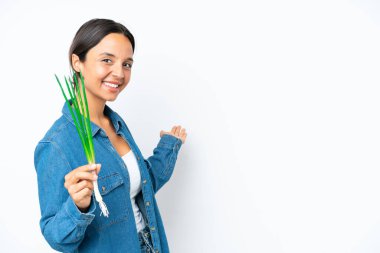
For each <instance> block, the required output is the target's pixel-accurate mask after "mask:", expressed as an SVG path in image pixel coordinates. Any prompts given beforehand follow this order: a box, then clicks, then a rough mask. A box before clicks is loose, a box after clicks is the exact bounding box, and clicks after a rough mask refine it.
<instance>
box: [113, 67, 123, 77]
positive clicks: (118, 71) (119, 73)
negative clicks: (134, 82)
mask: <svg viewBox="0 0 380 253" xmlns="http://www.w3.org/2000/svg"><path fill="white" fill-rule="evenodd" d="M112 76H113V77H115V78H117V79H124V70H123V65H119V64H115V65H114V66H113V69H112Z"/></svg>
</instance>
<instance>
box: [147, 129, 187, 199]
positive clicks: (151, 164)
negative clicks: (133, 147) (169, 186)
mask: <svg viewBox="0 0 380 253" xmlns="http://www.w3.org/2000/svg"><path fill="white" fill-rule="evenodd" d="M181 146H182V141H181V139H179V138H177V137H174V136H172V135H169V134H164V135H163V136H162V137H161V139H160V141H159V143H158V145H157V147H156V148H155V149H154V150H153V155H152V156H150V157H149V158H148V159H145V160H144V161H145V164H146V165H147V167H148V171H149V175H150V177H151V181H152V184H153V189H154V193H156V192H157V191H158V190H159V189H160V188H161V187H162V186H163V185H164V184H165V183H166V182H167V181H169V179H170V177H171V175H172V174H173V170H174V166H175V163H176V161H177V156H178V151H179V149H180V147H181Z"/></svg>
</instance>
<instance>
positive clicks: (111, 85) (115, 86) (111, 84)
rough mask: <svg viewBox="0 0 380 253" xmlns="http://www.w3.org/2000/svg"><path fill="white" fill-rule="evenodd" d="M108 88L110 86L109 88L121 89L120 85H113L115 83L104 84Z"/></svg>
mask: <svg viewBox="0 0 380 253" xmlns="http://www.w3.org/2000/svg"><path fill="white" fill-rule="evenodd" d="M103 83H104V84H105V85H106V86H109V87H112V88H117V87H119V85H117V84H113V83H107V82H103Z"/></svg>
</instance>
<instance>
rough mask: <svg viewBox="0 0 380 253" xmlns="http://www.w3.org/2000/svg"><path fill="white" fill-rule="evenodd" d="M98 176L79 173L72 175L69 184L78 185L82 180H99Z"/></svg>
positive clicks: (90, 173) (84, 172)
mask: <svg viewBox="0 0 380 253" xmlns="http://www.w3.org/2000/svg"><path fill="white" fill-rule="evenodd" d="M97 179H98V176H97V175H95V174H93V173H92V172H86V171H78V172H76V173H74V174H73V175H72V177H71V178H70V179H69V180H68V183H69V184H76V183H77V182H78V181H80V180H90V181H93V180H97Z"/></svg>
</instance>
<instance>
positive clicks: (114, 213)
mask: <svg viewBox="0 0 380 253" xmlns="http://www.w3.org/2000/svg"><path fill="white" fill-rule="evenodd" d="M98 187H99V192H100V194H101V195H102V198H103V201H104V203H105V204H106V206H107V209H108V211H109V215H108V217H105V216H104V215H103V214H101V211H100V207H99V203H96V210H95V218H94V220H93V221H92V223H91V225H92V226H94V228H95V229H96V230H98V231H99V230H102V229H104V228H106V227H108V226H111V225H113V224H116V223H119V222H122V221H125V220H128V216H129V211H128V205H127V200H128V195H127V194H126V193H127V192H126V191H127V189H126V184H125V183H124V180H123V178H122V176H121V175H120V174H119V173H117V172H114V173H112V174H109V175H105V176H100V177H99V178H98Z"/></svg>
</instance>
